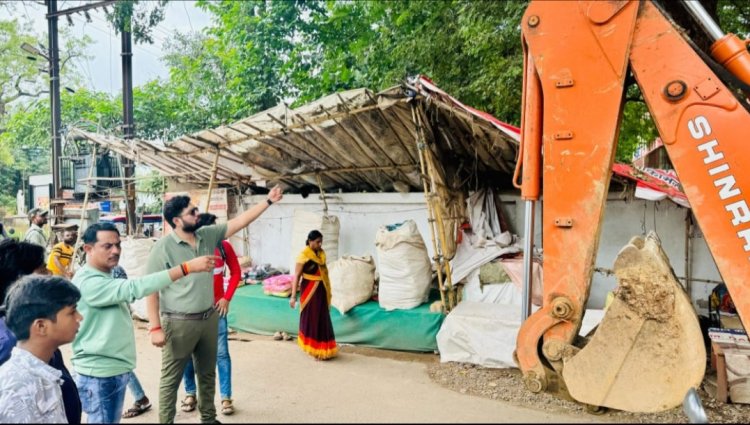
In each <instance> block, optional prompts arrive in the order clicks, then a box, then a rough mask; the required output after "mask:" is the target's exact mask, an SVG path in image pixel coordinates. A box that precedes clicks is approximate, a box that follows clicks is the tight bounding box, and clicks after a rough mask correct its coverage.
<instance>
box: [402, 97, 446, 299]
mask: <svg viewBox="0 0 750 425" xmlns="http://www.w3.org/2000/svg"><path fill="white" fill-rule="evenodd" d="M414 109H415V106H414V105H413V104H412V105H411V112H412V118H413V119H414V125H415V126H416V129H417V131H416V134H415V135H416V137H415V141H416V143H417V153H418V154H419V166H420V169H421V171H422V172H421V173H420V175H421V177H422V189H423V190H424V196H425V201H426V203H427V221H428V222H429V225H430V240H431V241H432V251H433V252H434V253H435V255H434V256H433V257H432V259H433V261H435V262H436V263H437V267H436V269H437V275H438V289H439V290H440V302H442V303H443V309H444V310H445V311H446V312H447V310H448V306H447V304H446V303H445V288H444V287H443V272H442V267H440V261H439V259H440V257H439V251H438V246H437V241H436V240H435V228H434V223H435V219H434V218H433V211H432V203H431V202H430V194H429V190H428V188H427V179H426V171H425V161H424V152H423V151H424V148H425V142H424V139H421V138H420V136H421V135H422V132H421V130H420V125H419V121H418V120H417V116H416V114H415V112H414Z"/></svg>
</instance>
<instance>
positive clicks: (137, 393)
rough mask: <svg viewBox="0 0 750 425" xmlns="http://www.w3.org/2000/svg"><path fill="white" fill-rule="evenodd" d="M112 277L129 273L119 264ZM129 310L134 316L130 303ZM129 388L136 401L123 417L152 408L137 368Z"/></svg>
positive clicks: (130, 380) (131, 377) (136, 414)
mask: <svg viewBox="0 0 750 425" xmlns="http://www.w3.org/2000/svg"><path fill="white" fill-rule="evenodd" d="M112 278H113V279H127V278H128V273H127V272H126V271H125V269H124V268H123V267H122V266H121V265H119V264H118V265H116V266H114V267H113V268H112ZM128 310H130V315H131V316H132V315H133V311H132V309H131V308H130V304H128ZM128 390H129V391H130V394H132V395H133V399H134V400H135V402H133V406H132V407H130V408H128V410H126V411H124V412H122V418H123V419H130V418H134V417H136V416H138V415H140V414H142V413H144V412H146V411H147V410H148V409H150V408H151V401H150V400H149V399H148V397H146V391H144V390H143V386H142V385H141V381H139V380H138V377H137V376H135V370H131V371H130V373H129V376H128Z"/></svg>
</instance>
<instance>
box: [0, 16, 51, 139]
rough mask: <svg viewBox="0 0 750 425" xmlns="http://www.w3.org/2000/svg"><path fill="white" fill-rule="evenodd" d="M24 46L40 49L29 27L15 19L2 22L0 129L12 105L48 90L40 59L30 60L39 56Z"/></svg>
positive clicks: (0, 36)
mask: <svg viewBox="0 0 750 425" xmlns="http://www.w3.org/2000/svg"><path fill="white" fill-rule="evenodd" d="M24 43H26V44H29V45H31V46H37V40H36V38H35V37H34V36H33V35H31V30H30V28H29V26H28V25H24V24H22V23H20V22H19V21H17V20H15V19H13V20H5V19H0V129H2V128H4V124H3V120H4V119H5V118H6V114H7V113H8V109H9V108H10V104H11V103H12V102H14V101H16V100H18V99H21V98H23V97H35V96H38V95H39V94H40V93H41V92H42V91H43V90H44V88H45V86H44V79H43V78H42V76H40V74H39V70H37V67H38V66H39V60H37V61H32V60H29V59H27V56H31V57H34V58H36V56H33V55H32V54H30V53H27V52H25V51H24V50H21V46H22V45H23V44H24ZM39 59H41V58H39Z"/></svg>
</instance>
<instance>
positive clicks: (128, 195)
mask: <svg viewBox="0 0 750 425" xmlns="http://www.w3.org/2000/svg"><path fill="white" fill-rule="evenodd" d="M128 25H129V22H128V23H126V24H125V27H124V28H122V31H121V33H122V38H121V39H122V43H121V50H122V52H121V53H120V55H121V56H122V122H123V126H122V129H123V138H124V139H125V140H130V139H132V138H133V136H134V134H135V127H134V124H133V49H132V45H131V34H130V31H129V28H127V26H128ZM120 161H121V162H122V168H123V174H125V180H126V182H127V183H125V186H124V187H123V189H124V190H125V203H126V211H125V212H126V214H125V217H126V219H127V232H128V234H130V235H134V234H135V228H136V225H135V222H136V216H135V182H133V181H132V180H131V178H132V177H133V175H134V174H135V169H134V167H135V164H134V163H133V161H131V160H130V159H127V158H125V157H123V156H121V157H120Z"/></svg>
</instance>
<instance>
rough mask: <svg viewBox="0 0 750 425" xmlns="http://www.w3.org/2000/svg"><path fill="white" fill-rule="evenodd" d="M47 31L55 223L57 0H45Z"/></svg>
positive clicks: (57, 179)
mask: <svg viewBox="0 0 750 425" xmlns="http://www.w3.org/2000/svg"><path fill="white" fill-rule="evenodd" d="M47 32H48V36H49V100H50V112H51V114H52V117H51V126H52V127H51V129H52V192H53V193H51V194H50V206H51V207H54V208H53V218H54V221H53V222H52V223H50V225H54V224H57V223H56V221H60V219H61V218H62V205H63V204H61V203H60V200H61V198H62V190H61V187H62V183H61V182H60V155H61V153H62V142H61V140H60V125H61V122H62V119H61V112H60V54H59V47H58V44H57V38H58V37H57V0H47Z"/></svg>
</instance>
